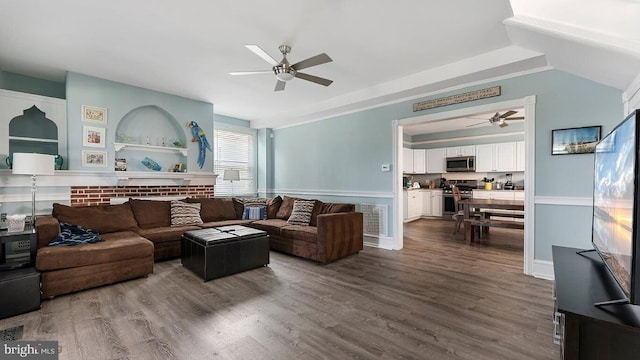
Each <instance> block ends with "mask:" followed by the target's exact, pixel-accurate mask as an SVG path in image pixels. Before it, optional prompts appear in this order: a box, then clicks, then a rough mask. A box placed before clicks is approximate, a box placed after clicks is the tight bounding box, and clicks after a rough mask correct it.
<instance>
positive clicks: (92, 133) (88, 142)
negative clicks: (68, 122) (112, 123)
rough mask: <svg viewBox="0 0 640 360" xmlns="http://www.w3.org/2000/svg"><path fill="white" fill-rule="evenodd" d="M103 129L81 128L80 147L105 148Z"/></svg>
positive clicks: (104, 130)
mask: <svg viewBox="0 0 640 360" xmlns="http://www.w3.org/2000/svg"><path fill="white" fill-rule="evenodd" d="M106 130H107V129H105V128H99V127H93V126H83V127H82V146H88V147H99V148H104V147H105V140H106V139H105V135H106V134H105V133H106Z"/></svg>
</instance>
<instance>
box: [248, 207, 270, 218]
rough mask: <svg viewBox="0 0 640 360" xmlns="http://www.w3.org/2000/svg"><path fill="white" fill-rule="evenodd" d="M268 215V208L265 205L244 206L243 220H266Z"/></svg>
mask: <svg viewBox="0 0 640 360" xmlns="http://www.w3.org/2000/svg"><path fill="white" fill-rule="evenodd" d="M266 215H267V208H266V207H264V206H247V207H245V208H244V215H243V216H242V219H243V220H264V219H265V218H266Z"/></svg>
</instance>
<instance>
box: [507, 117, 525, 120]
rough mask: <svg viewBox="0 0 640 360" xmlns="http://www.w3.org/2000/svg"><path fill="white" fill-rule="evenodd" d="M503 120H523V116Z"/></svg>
mask: <svg viewBox="0 0 640 360" xmlns="http://www.w3.org/2000/svg"><path fill="white" fill-rule="evenodd" d="M505 120H524V116H516V117H512V118H505Z"/></svg>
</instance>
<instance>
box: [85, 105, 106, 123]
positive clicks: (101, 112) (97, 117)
mask: <svg viewBox="0 0 640 360" xmlns="http://www.w3.org/2000/svg"><path fill="white" fill-rule="evenodd" d="M82 121H89V122H95V123H100V124H104V125H106V124H107V109H105V108H102V107H97V106H91V105H82Z"/></svg>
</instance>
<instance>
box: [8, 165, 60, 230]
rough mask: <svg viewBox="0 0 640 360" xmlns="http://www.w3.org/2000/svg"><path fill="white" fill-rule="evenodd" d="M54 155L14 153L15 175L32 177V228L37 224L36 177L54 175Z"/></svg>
mask: <svg viewBox="0 0 640 360" xmlns="http://www.w3.org/2000/svg"><path fill="white" fill-rule="evenodd" d="M54 158H55V157H54V156H53V155H46V154H35V153H13V174H15V175H31V228H32V229H33V228H34V226H35V223H36V177H37V176H38V175H53V174H54V169H55V159H54Z"/></svg>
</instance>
